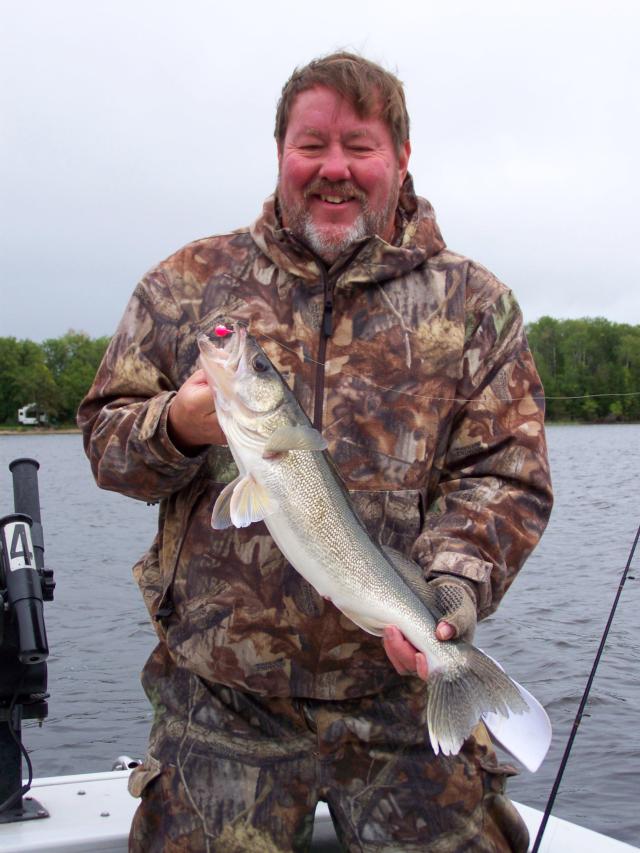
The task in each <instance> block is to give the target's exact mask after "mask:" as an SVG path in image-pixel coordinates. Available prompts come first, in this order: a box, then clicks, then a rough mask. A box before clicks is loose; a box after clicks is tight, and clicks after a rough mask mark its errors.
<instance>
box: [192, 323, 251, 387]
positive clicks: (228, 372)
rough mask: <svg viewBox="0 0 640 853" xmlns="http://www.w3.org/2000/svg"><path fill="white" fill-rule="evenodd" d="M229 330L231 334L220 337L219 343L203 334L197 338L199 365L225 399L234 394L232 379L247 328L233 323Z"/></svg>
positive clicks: (243, 346) (238, 361)
mask: <svg viewBox="0 0 640 853" xmlns="http://www.w3.org/2000/svg"><path fill="white" fill-rule="evenodd" d="M229 325H231V324H229ZM229 325H228V326H227V328H229ZM229 331H231V334H230V335H228V336H225V337H222V338H220V343H214V341H212V340H211V338H210V337H209V336H208V335H205V334H201V335H198V338H197V342H198V348H199V350H200V366H201V367H202V368H203V369H204V371H205V373H206V374H207V376H210V377H211V379H212V380H213V383H214V385H215V388H216V391H219V392H221V393H222V395H223V396H224V397H226V398H227V399H229V398H231V397H233V396H234V391H233V380H234V378H235V375H236V373H237V372H238V368H239V366H240V363H241V361H242V356H243V355H244V351H245V346H246V342H247V329H246V327H245V326H244V325H242V324H240V323H234V324H233V328H232V329H229Z"/></svg>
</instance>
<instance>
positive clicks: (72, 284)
mask: <svg viewBox="0 0 640 853" xmlns="http://www.w3.org/2000/svg"><path fill="white" fill-rule="evenodd" d="M229 5H230V4H224V8H220V6H222V4H214V3H210V2H204V0H202V2H199V0H185V2H181V3H169V2H165V3H162V2H155V3H150V2H146V1H145V2H128V3H125V2H121V0H112V2H92V3H86V2H82V0H57V2H56V3H55V4H53V3H50V2H48V0H31V2H24V3H20V4H18V3H11V4H7V5H5V7H4V24H5V40H4V41H5V43H4V44H3V50H2V55H1V57H0V73H2V77H3V80H4V86H2V87H1V89H2V94H0V109H1V111H2V115H3V116H4V119H3V123H4V124H5V128H4V130H3V136H2V139H1V140H0V155H1V156H0V173H1V181H2V188H3V189H2V196H3V202H2V204H3V209H2V219H3V227H2V229H0V230H1V234H0V240H1V246H2V259H3V263H2V276H3V281H2V285H3V293H4V294H6V295H5V296H3V300H2V301H3V310H2V312H1V313H0V334H1V335H14V336H16V337H30V338H32V339H35V340H42V339H44V338H47V337H56V336H58V335H60V334H63V333H64V332H65V331H66V330H67V329H69V328H75V329H83V330H85V331H87V332H89V334H91V335H101V334H110V333H111V332H112V331H113V329H114V327H115V325H116V323H117V321H118V319H119V317H120V315H121V313H122V311H123V309H124V305H125V303H126V300H127V298H128V296H129V294H130V292H131V290H132V289H133V287H134V285H135V283H136V281H137V279H138V278H139V277H140V276H141V275H142V274H143V273H144V272H145V270H146V269H148V268H149V267H150V266H151V265H152V264H154V263H155V262H157V261H158V260H160V259H161V258H163V257H165V256H166V255H168V254H169V253H170V252H172V251H174V250H175V249H176V248H178V247H179V246H180V245H182V244H184V243H185V242H188V241H189V240H191V239H195V238H197V237H200V236H203V235H205V234H210V233H215V232H218V231H226V230H229V229H231V228H235V227H238V226H240V225H245V224H247V223H249V222H250V221H251V220H252V219H253V218H255V216H256V215H257V214H258V212H259V210H260V206H261V204H262V200H263V198H264V197H265V196H266V195H268V194H269V192H271V190H272V188H273V186H274V184H275V178H276V166H275V147H274V142H273V138H272V128H273V114H274V109H275V104H276V101H277V98H278V95H279V92H280V88H281V86H282V84H283V82H284V80H285V79H286V77H287V76H288V75H289V73H290V72H291V70H292V69H293V67H294V66H295V65H297V64H301V63H304V62H306V61H307V60H308V59H310V58H311V57H313V56H315V55H318V54H320V53H326V52H328V51H330V50H333V49H335V48H337V47H348V48H352V49H356V50H360V51H361V52H363V53H364V54H365V55H367V56H369V57H371V58H372V59H374V60H377V61H380V62H382V63H383V64H385V65H386V66H387V67H389V68H391V69H393V70H396V71H397V72H398V74H399V76H400V77H401V78H402V79H403V80H404V82H405V86H406V90H407V97H408V102H409V108H410V112H411V117H412V145H413V156H412V164H411V168H412V172H413V174H414V178H415V183H416V187H417V189H418V191H419V192H420V193H421V194H422V195H425V196H427V197H428V198H429V199H430V200H431V201H432V203H433V204H434V206H435V208H436V211H437V213H438V217H439V221H440V223H441V227H442V230H443V233H444V235H445V239H446V240H447V242H448V244H449V245H450V247H451V248H453V249H455V250H456V251H460V252H462V253H464V254H467V255H470V256H472V257H474V258H476V260H478V261H480V262H481V263H483V264H485V265H486V266H488V267H489V268H490V269H492V270H493V271H494V272H495V273H496V274H497V275H499V276H500V277H501V278H502V279H503V280H504V281H505V282H506V283H508V284H509V285H510V286H511V287H513V289H514V290H515V292H516V294H517V296H518V298H519V300H520V302H521V304H522V306H523V310H524V312H525V316H526V318H527V319H529V320H534V319H536V318H537V317H539V316H541V315H543V314H551V315H554V316H558V317H577V316H596V315H598V316H606V317H609V318H610V319H612V320H616V321H625V322H631V323H640V290H639V289H638V287H637V285H636V279H637V268H638V261H637V259H636V257H635V254H634V252H633V246H634V245H635V240H636V239H637V238H636V232H637V224H636V223H637V214H636V210H637V208H638V202H639V201H640V199H639V179H638V175H637V169H636V168H634V165H635V164H633V163H632V157H633V158H634V159H635V157H636V152H637V151H638V148H639V146H638V118H637V109H636V84H637V80H638V70H639V69H638V65H639V60H638V57H637V51H636V49H635V44H636V43H637V38H638V18H639V17H640V15H639V13H638V11H637V8H638V7H637V4H636V3H634V2H632V1H631V2H616V0H613V2H611V3H610V4H608V5H607V7H606V11H604V10H603V7H602V6H601V5H599V4H596V3H589V2H581V3H577V2H557V0H556V2H539V3H537V4H513V3H508V2H495V0H494V2H491V0H487V2H484V3H482V4H479V3H476V2H472V0H465V2H462V0H460V1H459V2H458V1H457V2H452V3H449V4H447V5H446V8H443V6H444V4H441V3H436V2H434V0H428V1H427V2H420V3H418V2H409V3H404V4H402V6H401V7H397V8H396V7H391V6H390V5H389V4H388V3H383V2H367V3H360V2H354V3H349V4H346V3H344V2H337V1H336V0H334V2H327V3H325V4H324V6H323V11H322V15H319V14H315V13H313V12H312V10H311V8H309V9H308V10H307V9H306V7H304V6H301V5H300V4H298V3H294V2H274V3H271V4H268V5H266V6H265V5H264V4H262V3H258V2H256V3H246V2H245V3H243V4H236V7H235V8H227V7H228V6H229Z"/></svg>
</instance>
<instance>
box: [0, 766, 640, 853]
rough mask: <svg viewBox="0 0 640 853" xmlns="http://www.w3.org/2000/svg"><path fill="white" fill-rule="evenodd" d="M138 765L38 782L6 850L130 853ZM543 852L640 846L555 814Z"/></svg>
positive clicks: (316, 839) (320, 827)
mask: <svg viewBox="0 0 640 853" xmlns="http://www.w3.org/2000/svg"><path fill="white" fill-rule="evenodd" d="M135 763H136V762H132V761H131V760H130V759H128V758H126V757H121V758H120V759H118V762H117V765H118V766H120V767H122V768H123V769H120V770H112V771H109V772H104V773H84V774H79V775H77V776H51V777H48V778H42V779H37V780H35V781H34V782H33V785H32V788H31V791H30V792H29V794H28V795H27V796H28V797H31V798H32V799H31V800H28V799H27V798H25V799H26V803H25V805H28V804H30V803H35V804H36V805H34V808H35V809H36V818H35V819H32V820H26V821H23V822H18V823H8V824H3V825H0V851H2V853H107V851H108V853H124V851H126V850H127V838H128V834H129V827H130V825H131V819H132V817H133V813H134V811H135V809H136V806H137V800H135V799H134V798H133V797H131V796H130V794H129V792H128V791H127V779H128V776H129V773H130V772H131V765H134V766H135ZM514 805H515V806H516V808H517V809H518V811H519V812H520V814H521V815H522V817H523V818H524V820H525V822H526V824H527V826H528V828H529V835H530V836H531V839H532V843H533V839H535V837H536V833H537V831H538V827H539V825H540V821H541V820H542V812H541V811H538V810H537V809H533V808H531V807H529V806H526V805H523V804H521V803H517V802H515V803H514ZM38 812H42V813H43V814H41V815H38ZM45 813H46V814H45ZM38 817H39V818H40V819H38ZM341 849H342V848H340V847H339V846H338V843H337V841H336V838H335V834H334V832H333V825H332V823H331V816H330V814H329V809H328V807H327V804H326V803H324V802H320V803H318V807H317V809H316V814H315V827H314V834H313V844H312V847H311V850H312V853H338V851H340V850H341ZM539 850H540V853H633V851H638V850H640V848H638V847H633V846H632V845H630V844H627V843H625V842H624V841H617V840H616V839H614V838H610V837H608V836H606V835H601V834H600V833H598V832H594V831H593V830H591V829H586V828H585V827H582V826H578V825H577V824H575V823H570V822H569V821H566V820H562V819H561V818H558V817H553V816H552V817H551V818H550V819H549V822H548V823H547V826H546V829H545V832H544V835H543V837H542V843H541V845H540V848H539ZM194 853H195V851H194ZM248 853H249V851H248ZM461 853H462V851H461Z"/></svg>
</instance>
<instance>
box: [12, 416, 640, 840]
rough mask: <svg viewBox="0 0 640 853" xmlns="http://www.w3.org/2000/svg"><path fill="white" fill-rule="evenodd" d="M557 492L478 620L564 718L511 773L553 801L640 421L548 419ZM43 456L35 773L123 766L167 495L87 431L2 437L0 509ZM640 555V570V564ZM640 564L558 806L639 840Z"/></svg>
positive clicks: (628, 530)
mask: <svg viewBox="0 0 640 853" xmlns="http://www.w3.org/2000/svg"><path fill="white" fill-rule="evenodd" d="M548 436H549V446H550V452H551V460H552V467H553V477H554V486H555V492H556V505H555V509H554V513H553V517H552V520H551V522H550V524H549V528H548V530H547V532H546V534H545V536H544V538H543V540H542V542H541V544H540V545H539V547H538V549H537V550H536V551H535V553H534V554H533V556H532V557H531V558H530V559H529V561H528V562H527V564H526V566H525V568H524V569H523V570H522V572H521V574H520V576H519V577H518V579H517V580H516V582H515V583H514V585H513V587H512V588H511V590H510V591H509V593H508V595H507V597H506V598H505V600H504V601H503V603H502V605H501V607H500V609H499V611H498V613H497V614H495V615H494V616H493V617H491V618H490V619H488V620H487V621H486V622H484V623H483V624H482V625H481V626H480V628H479V631H478V636H477V641H478V644H479V645H481V646H482V647H483V648H485V649H486V650H487V651H489V652H490V653H491V654H492V655H493V656H494V657H496V658H498V659H499V660H500V661H501V662H502V663H503V665H504V666H505V668H506V669H507V670H508V671H509V672H510V673H511V674H512V675H513V676H514V677H515V678H517V679H518V681H520V682H522V683H523V684H524V685H525V686H527V687H528V688H529V689H530V690H531V691H532V692H533V693H534V694H535V695H536V696H537V697H538V698H539V699H540V701H541V702H543V704H544V705H545V707H546V708H547V710H548V712H549V715H550V717H551V720H552V723H553V726H554V738H553V743H552V747H551V750H550V753H549V756H548V758H547V759H546V761H545V763H544V765H543V767H542V768H541V769H540V770H539V771H538V773H537V774H535V775H532V774H530V773H527V772H526V771H523V772H522V773H521V775H520V776H518V777H517V778H516V779H514V780H512V782H511V785H510V788H509V791H510V794H511V796H513V797H514V799H517V800H519V801H521V802H524V803H527V804H529V805H532V806H535V807H537V808H544V806H545V804H546V801H547V797H548V795H549V791H550V789H551V786H552V784H553V780H554V778H555V774H556V771H557V768H558V765H559V763H560V759H561V757H562V753H563V751H564V746H565V743H566V740H567V738H568V736H569V732H570V729H571V725H572V723H573V719H574V717H575V713H576V710H577V707H578V703H579V702H580V698H581V696H582V691H583V689H584V686H585V683H586V680H587V678H588V675H589V671H590V669H591V665H592V661H593V658H594V656H595V654H596V651H597V648H598V644H599V642H600V637H601V634H602V631H603V629H604V626H605V624H606V621H607V618H608V615H609V610H610V608H611V605H612V603H613V600H614V597H615V594H616V591H617V589H618V585H619V582H620V577H621V574H622V570H623V568H624V565H625V563H626V560H627V556H628V553H629V550H630V547H631V545H632V542H633V538H634V535H635V531H636V528H637V526H638V523H639V522H640V499H639V487H638V483H639V482H640V479H639V476H640V426H638V425H629V426H623V425H620V426H613V425H612V426H596V427H586V426H557V427H550V428H549V430H548ZM22 456H29V457H32V458H35V459H37V460H38V461H39V462H40V466H41V467H40V471H39V483H40V501H41V507H42V521H43V525H44V534H45V547H46V563H47V565H48V566H49V567H50V568H53V569H54V570H55V572H56V581H57V588H56V600H55V601H54V602H52V603H50V604H47V605H46V609H45V617H46V624H47V632H48V636H49V645H50V648H51V656H50V658H49V689H50V692H51V698H50V700H49V717H48V719H47V720H46V722H45V723H44V725H43V727H42V728H37V727H36V726H34V725H33V724H30V723H26V724H25V728H24V741H25V743H26V745H27V746H28V748H29V751H30V753H31V756H32V760H33V764H34V771H35V774H36V775H37V776H51V775H57V774H61V773H72V772H73V773H80V772H89V771H97V770H105V769H110V768H111V764H112V762H113V760H114V759H115V758H116V757H117V756H118V755H120V754H123V753H124V754H129V755H132V756H142V755H143V754H144V751H145V743H146V736H147V732H148V729H149V726H150V722H151V715H150V712H149V709H148V707H147V703H146V699H145V697H144V695H143V693H142V689H141V688H140V686H139V682H138V677H139V672H140V669H141V667H142V665H143V663H144V660H145V658H146V656H147V655H148V653H149V651H150V650H151V648H152V646H153V643H154V634H153V630H152V628H151V627H150V624H149V620H148V618H147V613H146V610H145V608H144V606H143V604H142V600H141V598H140V596H139V594H138V591H137V587H136V586H135V584H134V582H133V580H132V577H131V566H132V565H133V563H134V562H135V560H136V559H137V558H138V557H139V556H140V555H141V554H142V553H143V552H144V551H145V550H146V547H147V545H148V544H149V542H150V541H151V539H152V537H153V533H154V529H155V521H156V508H153V507H147V506H146V505H145V504H143V503H139V502H137V501H133V500H130V499H127V498H124V497H121V496H120V495H115V494H110V493H108V492H102V491H100V490H98V489H97V488H96V486H95V485H94V483H93V480H92V478H91V474H90V471H89V466H88V463H87V462H86V460H85V458H84V455H83V453H82V445H81V440H80V437H79V436H77V435H52V436H47V435H26V436H1V437H0V486H1V491H0V495H1V496H2V504H1V506H0V513H1V514H6V513H9V512H12V511H13V500H12V492H11V477H10V474H9V471H8V467H7V466H8V464H9V462H10V461H11V460H12V459H14V458H17V457H22ZM639 564H640V554H637V555H636V558H635V560H634V565H633V566H632V572H631V574H632V575H635V574H638V575H640V572H639V570H638V566H639ZM639 590H640V576H639V577H638V580H631V581H629V582H628V583H627V584H626V585H625V587H624V590H623V594H622V597H621V600H620V604H619V606H618V610H617V614H616V618H615V620H614V622H613V626H612V629H611V632H610V634H609V640H608V643H607V646H606V650H605V654H604V657H603V660H602V662H601V664H600V667H599V669H598V673H597V676H596V679H595V682H594V685H593V688H592V691H591V699H590V702H589V705H588V707H587V715H588V716H585V717H584V719H583V721H582V724H581V726H580V729H579V732H578V736H577V738H576V741H575V743H574V747H573V751H572V755H571V759H570V761H569V765H568V768H567V771H566V773H565V776H564V781H563V783H562V786H561V788H560V793H559V795H558V798H557V800H556V805H555V808H554V813H555V814H556V815H558V816H560V817H564V818H566V819H568V820H573V821H576V822H577V823H580V824H583V825H584V826H589V827H591V828H593V829H596V830H598V831H600V832H604V833H606V834H608V835H612V836H614V837H616V838H620V839H623V840H625V841H628V842H630V843H634V844H640V814H639V809H638V805H637V803H638V794H639V793H640V783H639V781H638V778H639V776H638V766H639V764H640V714H639V713H638V708H639V707H640V650H639V647H638V615H637V614H638V611H639V608H640V591H639Z"/></svg>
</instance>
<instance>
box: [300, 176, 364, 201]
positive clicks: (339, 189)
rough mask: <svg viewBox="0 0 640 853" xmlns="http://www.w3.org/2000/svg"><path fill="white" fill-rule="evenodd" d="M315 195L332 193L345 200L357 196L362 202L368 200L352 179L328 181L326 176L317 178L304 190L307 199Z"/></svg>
mask: <svg viewBox="0 0 640 853" xmlns="http://www.w3.org/2000/svg"><path fill="white" fill-rule="evenodd" d="M313 195H331V196H335V197H336V198H341V199H345V200H347V199H352V198H355V199H357V200H358V201H359V202H360V203H361V204H365V203H366V201H367V196H366V194H365V193H364V192H363V191H362V190H361V189H359V188H358V187H356V186H354V184H352V183H351V181H327V180H325V179H324V178H321V179H319V180H315V181H313V182H312V183H310V184H309V186H308V187H306V188H305V190H304V198H305V199H308V198H309V197H310V196H313Z"/></svg>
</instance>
